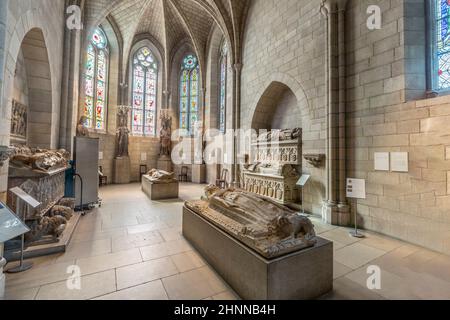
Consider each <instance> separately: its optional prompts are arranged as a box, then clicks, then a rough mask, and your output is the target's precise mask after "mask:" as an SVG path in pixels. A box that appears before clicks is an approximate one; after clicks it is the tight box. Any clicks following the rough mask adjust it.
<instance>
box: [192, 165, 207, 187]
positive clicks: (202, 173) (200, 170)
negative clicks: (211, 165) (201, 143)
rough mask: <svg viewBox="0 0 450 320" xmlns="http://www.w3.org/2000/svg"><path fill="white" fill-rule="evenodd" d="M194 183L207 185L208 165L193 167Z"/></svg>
mask: <svg viewBox="0 0 450 320" xmlns="http://www.w3.org/2000/svg"><path fill="white" fill-rule="evenodd" d="M192 182H193V183H198V184H202V183H206V165H205V164H194V165H193V166H192Z"/></svg>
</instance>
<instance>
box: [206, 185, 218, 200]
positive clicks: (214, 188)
mask: <svg viewBox="0 0 450 320" xmlns="http://www.w3.org/2000/svg"><path fill="white" fill-rule="evenodd" d="M218 191H220V188H219V187H217V186H215V185H213V184H210V185H209V186H207V187H206V188H205V196H206V199H208V200H209V199H211V198H212V197H213V196H214V195H215V194H216V193H217V192H218Z"/></svg>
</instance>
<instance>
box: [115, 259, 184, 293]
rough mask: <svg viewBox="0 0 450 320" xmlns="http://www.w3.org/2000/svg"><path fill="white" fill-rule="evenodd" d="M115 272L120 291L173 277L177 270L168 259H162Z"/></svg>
mask: <svg viewBox="0 0 450 320" xmlns="http://www.w3.org/2000/svg"><path fill="white" fill-rule="evenodd" d="M116 272H117V289H118V290H122V289H126V288H130V287H134V286H137V285H140V284H144V283H147V282H152V281H155V280H158V279H161V278H165V277H169V276H172V275H175V274H177V273H178V270H177V267H176V266H175V264H174V263H173V262H172V260H171V259H170V258H162V259H158V260H152V261H147V262H143V263H139V264H134V265H131V266H127V267H122V268H118V269H117V270H116Z"/></svg>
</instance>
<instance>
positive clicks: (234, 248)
mask: <svg viewBox="0 0 450 320" xmlns="http://www.w3.org/2000/svg"><path fill="white" fill-rule="evenodd" d="M183 235H184V237H185V238H186V239H187V240H188V241H189V242H190V243H191V244H192V245H193V246H194V247H195V248H196V249H197V250H198V251H199V252H200V253H201V254H202V256H203V257H204V258H205V259H206V260H207V261H208V263H209V264H210V265H211V266H213V267H214V268H215V269H216V271H217V272H218V273H219V274H220V275H221V276H222V277H223V278H224V279H225V280H226V281H227V282H228V284H229V285H230V286H231V287H232V288H233V289H234V290H235V291H236V293H238V294H239V296H240V297H241V298H243V299H247V300H283V299H314V298H318V297H320V296H322V295H324V294H326V293H327V292H329V291H330V290H331V289H332V286H333V244H332V243H331V242H330V241H327V240H325V239H321V238H319V237H317V236H316V234H315V232H314V226H313V224H312V223H311V221H310V220H309V219H308V218H307V217H306V216H302V215H300V214H298V213H297V212H295V211H293V210H291V209H290V208H288V207H286V206H284V205H281V204H278V203H276V202H275V201H272V200H270V199H268V198H267V197H263V196H260V195H256V194H254V193H251V192H247V191H245V190H241V189H225V190H221V189H219V188H217V187H215V186H209V187H207V188H206V196H205V197H204V198H203V199H202V200H199V201H188V202H186V203H185V206H184V209H183Z"/></svg>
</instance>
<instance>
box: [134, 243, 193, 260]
mask: <svg viewBox="0 0 450 320" xmlns="http://www.w3.org/2000/svg"><path fill="white" fill-rule="evenodd" d="M140 250H141V254H142V257H143V259H144V261H148V260H153V259H158V258H162V257H169V256H173V255H176V254H179V253H183V252H188V251H191V250H192V247H191V246H190V245H189V244H188V243H187V242H186V241H185V240H176V241H170V242H164V243H160V244H157V245H154V246H149V247H142V248H140Z"/></svg>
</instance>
